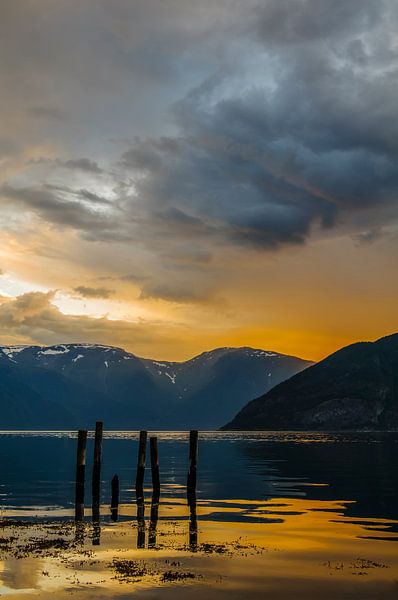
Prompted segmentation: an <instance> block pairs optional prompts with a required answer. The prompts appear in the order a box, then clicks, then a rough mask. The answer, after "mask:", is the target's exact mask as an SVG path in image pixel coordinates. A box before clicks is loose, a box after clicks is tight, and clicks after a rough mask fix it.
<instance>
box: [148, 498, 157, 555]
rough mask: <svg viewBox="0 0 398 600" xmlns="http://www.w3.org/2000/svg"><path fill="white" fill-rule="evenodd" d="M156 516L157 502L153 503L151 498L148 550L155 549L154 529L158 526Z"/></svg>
mask: <svg viewBox="0 0 398 600" xmlns="http://www.w3.org/2000/svg"><path fill="white" fill-rule="evenodd" d="M158 514H159V502H156V500H155V501H154V499H153V498H152V504H151V520H150V522H149V530H148V548H155V547H156V527H157V524H158Z"/></svg>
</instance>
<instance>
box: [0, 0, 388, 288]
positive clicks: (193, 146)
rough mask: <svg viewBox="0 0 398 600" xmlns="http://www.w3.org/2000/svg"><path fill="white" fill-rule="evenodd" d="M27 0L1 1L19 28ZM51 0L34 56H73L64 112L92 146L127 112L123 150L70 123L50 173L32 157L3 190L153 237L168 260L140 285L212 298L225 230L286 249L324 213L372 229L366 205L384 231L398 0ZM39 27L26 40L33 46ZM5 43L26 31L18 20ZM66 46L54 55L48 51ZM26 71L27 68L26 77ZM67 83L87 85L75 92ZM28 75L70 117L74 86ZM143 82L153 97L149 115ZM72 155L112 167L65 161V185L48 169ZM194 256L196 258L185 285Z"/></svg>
mask: <svg viewBox="0 0 398 600" xmlns="http://www.w3.org/2000/svg"><path fill="white" fill-rule="evenodd" d="M24 5H25V3H21V2H15V3H7V2H5V3H3V5H2V10H4V12H5V16H6V17H8V19H9V21H10V23H11V25H12V26H11V27H10V29H9V31H14V33H15V31H20V33H23V32H25V33H26V23H25V19H26V15H25V16H24V15H23V6H24ZM39 5H42V6H43V8H44V10H47V11H49V13H48V18H49V19H50V22H51V23H52V25H54V27H55V29H54V32H53V34H51V35H50V33H49V32H48V31H47V30H46V29H45V30H44V31H45V35H44V37H43V36H42V37H40V35H39V33H40V32H41V33H42V32H43V27H44V24H43V23H44V22H43V20H42V19H41V18H40V16H39V11H38V7H39ZM35 6H36V9H35ZM50 6H53V5H52V3H48V2H44V0H43V2H37V3H36V4H35V3H30V4H29V7H28V9H29V11H31V12H32V14H31V17H32V18H33V21H34V27H33V29H32V32H31V33H30V34H29V35H30V36H34V37H35V36H36V37H37V39H36V37H35V40H36V42H35V45H34V52H33V53H32V56H31V61H32V63H33V64H34V66H35V67H37V69H38V78H39V79H40V77H41V78H42V80H43V81H44V84H45V85H44V89H47V88H46V86H47V85H48V82H49V81H50V79H51V76H52V75H54V77H55V78H56V79H57V78H58V77H59V72H60V69H61V71H62V69H63V72H64V74H65V75H64V79H63V80H62V81H63V85H62V86H61V88H60V91H61V92H65V94H66V96H65V97H66V99H67V100H68V98H69V104H67V107H66V109H67V111H69V117H68V118H71V117H72V121H73V118H75V119H76V123H81V129H82V133H83V132H84V133H85V135H86V137H87V138H88V139H92V140H93V143H92V145H93V146H95V142H96V141H97V138H96V135H97V133H96V127H97V128H98V130H99V131H101V133H102V134H104V132H106V133H109V132H110V131H112V128H114V131H115V136H116V137H117V136H118V135H119V136H120V135H121V132H122V128H121V123H122V124H124V129H125V130H126V137H130V138H134V141H133V142H132V143H130V144H129V146H128V148H127V149H125V150H124V152H122V153H121V151H120V150H119V151H118V152H116V151H115V149H114V148H113V153H111V152H110V151H109V148H108V147H106V148H105V149H104V154H103V156H101V153H100V151H99V150H98V148H97V147H96V148H95V152H93V154H95V156H93V157H90V156H89V155H88V154H87V155H86V153H84V154H83V156H85V158H79V157H80V156H82V152H81V151H80V150H81V149H80V148H77V147H76V149H75V150H76V154H75V156H76V158H74V157H73V156H72V157H70V156H71V154H70V148H71V146H70V144H71V141H70V140H71V137H70V134H69V128H68V133H67V134H66V133H65V131H66V129H64V130H62V131H64V133H65V136H66V138H68V145H69V146H68V148H69V149H68V158H67V159H65V158H62V159H55V162H54V159H51V160H52V161H53V162H52V163H51V162H49V164H48V176H47V180H46V181H45V182H43V177H42V175H40V177H41V179H39V178H37V180H35V175H34V172H32V171H31V172H30V174H29V177H30V180H29V181H27V179H29V177H25V179H24V180H23V183H21V181H19V180H18V179H15V180H12V179H11V180H10V181H8V182H7V183H5V184H4V185H3V187H2V190H1V191H2V194H3V197H4V198H6V199H8V201H9V200H10V199H11V200H12V201H15V202H18V203H19V205H20V206H22V207H23V208H24V209H28V210H30V211H33V212H35V213H36V214H38V215H39V216H40V217H41V218H42V219H44V220H46V221H48V222H50V223H53V224H55V225H56V226H57V227H70V228H73V229H76V230H77V231H79V232H80V234H81V235H82V236H84V237H85V238H86V239H90V240H97V241H102V242H109V241H113V242H123V243H126V244H128V245H129V247H131V246H133V245H134V244H141V245H144V246H145V247H146V248H147V249H148V248H150V249H151V251H152V252H153V253H158V254H159V256H160V257H161V264H162V265H163V266H162V267H161V268H162V269H163V272H162V275H161V276H159V277H157V278H156V281H154V280H151V283H149V282H147V283H145V284H144V285H143V288H142V297H143V298H145V297H153V296H161V297H165V298H174V297H180V298H186V299H187V300H188V299H189V296H190V295H191V294H193V295H195V297H198V298H200V296H201V290H200V284H199V285H196V288H195V286H194V285H193V284H192V282H193V281H195V277H197V278H198V280H199V281H200V282H201V281H203V277H204V275H203V274H204V273H206V272H208V271H209V270H211V268H212V256H213V254H214V253H217V251H218V249H219V248H220V247H222V246H225V245H231V244H232V245H236V246H238V247H244V246H245V245H249V246H254V247H256V248H259V249H268V250H269V249H271V250H275V249H278V248H280V247H281V246H284V245H286V244H302V243H304V242H305V241H306V240H307V239H308V238H309V236H310V235H311V233H312V231H313V230H314V228H316V229H317V230H318V231H321V232H327V231H328V230H329V231H330V230H331V229H332V228H335V227H336V226H340V225H341V224H342V223H344V224H345V225H346V227H347V229H350V228H351V229H352V231H353V232H355V234H359V235H361V232H360V231H358V228H360V227H362V225H363V223H364V222H366V218H365V217H364V216H363V215H364V214H365V213H369V215H370V216H369V219H368V220H369V221H370V222H371V220H372V219H375V220H376V221H377V223H375V227H377V231H378V232H379V231H381V230H382V227H383V224H384V221H385V220H387V219H388V220H389V222H390V220H391V215H392V214H395V213H394V211H393V210H392V207H394V205H395V206H396V204H397V190H398V166H397V165H398V162H397V150H398V47H397V44H396V30H397V28H398V8H397V5H396V3H395V2H394V1H393V0H381V1H378V0H337V1H336V2H330V0H267V1H266V2H258V3H257V2H254V1H252V2H248V3H244V8H243V7H242V4H241V3H237V2H236V3H235V2H224V1H219V2H215V3H210V2H203V3H194V2H190V1H189V2H186V1H184V2H179V1H177V0H166V1H163V2H156V1H150V2H134V3H126V2H122V1H121V0H115V2H113V3H112V10H111V9H110V8H109V6H110V5H109V4H108V3H107V2H98V3H95V7H94V5H92V6H91V8H90V7H89V8H87V6H89V5H86V7H85V8H83V7H82V4H81V3H77V2H60V3H59V4H58V5H57V8H56V9H55V8H53V9H52V10H50ZM22 17H24V18H22ZM76 17H79V19H76ZM73 19H74V22H75V23H77V24H76V26H75V27H73V28H72V29H71V27H72V25H71V23H72V22H73ZM89 22H92V23H93V24H94V27H92V28H91V27H90V28H89V27H88V24H89ZM61 25H64V29H62V28H61ZM13 28H14V29H13ZM72 30H73V40H74V45H73V47H72V48H70V47H68V49H66V47H65V48H63V44H64V43H65V39H66V38H65V39H64V36H65V35H66V34H65V31H66V32H69V33H71V32H72ZM57 31H58V32H59V35H60V38H59V39H58V38H57V37H56V34H57ZM87 31H89V32H90V34H89V38H90V39H89V42H90V43H91V45H88V40H87V39H86V38H84V34H85V33H87ZM104 32H106V33H107V36H105V38H106V40H107V41H106V43H105V42H104V39H105V38H104V35H103V34H104ZM29 35H27V36H26V37H25V38H23V40H22V49H21V52H22V53H25V55H26V53H29V51H30V50H31V42H32V37H29ZM3 43H4V44H5V45H6V49H8V50H9V49H10V48H13V49H14V48H15V47H14V45H13V44H14V39H13V38H12V36H11V35H6V36H5V41H4V42H3ZM58 46H59V48H60V49H61V50H62V52H61V53H60V55H58V54H57V55H54V56H49V52H51V51H52V50H53V49H54V47H58ZM59 48H58V49H59ZM15 52H16V49H15ZM77 52H80V53H81V56H82V59H81V60H79V61H77V60H76V59H77V56H76V53H77ZM96 52H97V54H96ZM8 54H9V55H10V52H8ZM11 58H12V60H11V64H7V65H6V67H4V69H5V70H7V68H8V70H11V68H12V69H14V71H15V69H16V67H18V69H22V72H23V67H22V65H23V57H21V56H20V55H17V54H15V56H14V54H11ZM84 66H85V67H86V70H84V68H83V67H84ZM7 72H8V71H7ZM86 75H87V77H85V76H86ZM57 80H58V79H57ZM17 83H18V86H23V85H25V84H24V82H23V78H21V80H20V79H18V81H17ZM66 83H70V84H71V87H72V89H73V90H74V91H76V98H75V97H73V98H72V97H71V96H69V95H68V94H69V92H66V91H65V85H66ZM133 84H134V85H133ZM29 85H31V87H32V89H33V88H35V89H34V90H33V91H34V99H33V100H34V107H35V108H33V109H32V102H33V100H32V101H31V106H30V109H29V110H30V114H31V115H32V114H33V115H34V117H35V119H36V120H37V118H38V117H40V119H42V120H47V122H48V123H47V126H46V127H47V128H49V129H47V128H46V129H45V130H44V131H46V132H48V131H50V130H51V131H53V132H54V131H57V132H59V131H60V129H59V128H62V127H67V125H63V118H62V115H63V114H64V112H63V111H65V106H64V105H63V104H62V102H61V106H51V107H50V106H45V98H44V97H43V98H42V103H41V104H40V102H39V100H40V92H39V91H38V90H37V89H36V87H35V85H34V83H32V82H30V83H29ZM20 89H22V88H18V87H17V88H16V92H17V93H20ZM133 91H134V93H135V94H136V95H134V94H133ZM176 94H178V95H179V98H176ZM54 97H55V98H57V97H58V95H57V93H55V96H54ZM139 98H141V99H142V98H144V99H147V111H146V112H147V114H145V116H143V115H144V112H145V111H144V112H142V111H143V106H144V104H145V102H144V104H142V105H141V104H140V103H141V100H139ZM106 100H108V101H109V102H108V105H107V106H105V105H106ZM112 100H113V101H114V102H112ZM77 101H80V104H79V103H77ZM78 104H79V105H78ZM87 106H90V107H91V110H92V112H90V111H89V112H86V113H84V114H85V115H86V116H87V115H89V116H90V118H89V119H88V120H87V119H86V121H84V122H83V121H81V119H80V118H81V114H82V113H81V110H83V109H82V108H81V107H87ZM170 107H171V112H168V111H169V109H170ZM74 111H75V112H74ZM83 112H84V111H83ZM73 115H75V117H73ZM151 116H152V118H153V121H154V123H156V128H158V129H159V135H154V131H153V126H152V125H151V123H150V121H151ZM160 117H162V118H160ZM123 119H124V123H123ZM65 123H68V121H65ZM69 123H70V121H69ZM160 123H162V125H160ZM68 127H69V126H68ZM57 128H58V129H57ZM162 128H163V129H162ZM137 132H138V133H140V135H139V136H136V137H134V133H137ZM76 136H77V138H78V139H80V132H78V133H76ZM76 143H77V144H78V142H76ZM72 145H73V144H72ZM5 147H6V146H5ZM98 161H99V164H101V167H99V164H98ZM106 165H107V166H106ZM39 166H40V165H38V168H39ZM44 166H45V165H44ZM60 166H61V167H63V168H64V171H65V172H66V171H70V172H71V174H72V173H74V172H75V171H76V172H79V173H80V174H86V175H87V177H90V178H93V179H95V178H96V177H98V178H99V179H100V181H99V182H98V185H97V186H94V187H93V188H91V187H90V186H89V185H87V186H85V187H83V186H80V187H75V188H74V187H73V186H72V184H70V183H69V181H68V175H67V173H66V174H65V173H64V175H63V176H62V174H59V173H58V174H57V185H58V186H59V187H58V188H57V187H56V185H55V184H54V181H53V179H54V177H55V176H54V170H55V169H58V170H59V167H60ZM41 168H44V167H43V165H41ZM61 170H62V169H61ZM41 173H42V172H41ZM62 177H64V180H63V182H64V189H63V191H61V189H60V183H59V181H60V178H61V179H62ZM103 185H107V186H108V187H110V188H111V190H112V199H111V200H110V196H109V195H108V196H106V195H105V194H104V195H103V194H102V193H101V192H100V191H99V190H100V189H101V186H103ZM51 186H52V187H51ZM387 208H388V211H387ZM387 214H388V217H387ZM368 229H369V230H372V226H369V228H368ZM364 235H365V234H364ZM189 246H191V247H192V248H194V250H193V251H192V252H190V251H189V250H187V248H189ZM198 249H199V250H198ZM183 256H186V257H188V258H187V265H188V267H189V269H191V273H190V276H189V281H188V283H189V285H187V277H186V276H184V275H183V274H182V273H183V270H184V269H183V267H184V265H182V264H181V257H183ZM170 264H172V265H173V267H174V269H175V271H176V273H177V271H178V270H179V274H178V273H177V274H176V275H175V276H174V279H173V280H170V279H168V277H167V275H168V274H167V267H168V265H170ZM195 269H196V271H195ZM211 285H212V282H211V281H207V287H208V288H211ZM192 290H193V291H192ZM206 293H207V292H206Z"/></svg>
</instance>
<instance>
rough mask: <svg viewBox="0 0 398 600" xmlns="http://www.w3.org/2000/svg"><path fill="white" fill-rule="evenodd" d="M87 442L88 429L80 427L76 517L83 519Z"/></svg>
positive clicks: (77, 457)
mask: <svg viewBox="0 0 398 600" xmlns="http://www.w3.org/2000/svg"><path fill="white" fill-rule="evenodd" d="M86 444H87V431H86V430H85V429H80V430H79V433H78V435H77V455H76V493H75V519H76V520H77V521H81V520H82V519H83V517H84V480H85V473H86Z"/></svg>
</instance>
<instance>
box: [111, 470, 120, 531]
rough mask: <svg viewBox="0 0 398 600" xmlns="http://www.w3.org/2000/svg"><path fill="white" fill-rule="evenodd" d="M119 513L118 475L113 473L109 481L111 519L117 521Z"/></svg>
mask: <svg viewBox="0 0 398 600" xmlns="http://www.w3.org/2000/svg"><path fill="white" fill-rule="evenodd" d="M118 513H119V477H118V476H117V475H114V476H113V477H112V481H111V519H112V521H117V518H118Z"/></svg>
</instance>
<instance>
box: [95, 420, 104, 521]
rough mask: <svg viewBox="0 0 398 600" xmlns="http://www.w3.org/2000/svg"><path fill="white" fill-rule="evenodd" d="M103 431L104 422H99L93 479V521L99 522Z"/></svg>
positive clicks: (96, 432) (96, 428) (96, 430)
mask: <svg viewBox="0 0 398 600" xmlns="http://www.w3.org/2000/svg"><path fill="white" fill-rule="evenodd" d="M102 430H103V423H102V421H97V422H96V424H95V438H94V461H93V479H92V494H93V521H99V512H100V494H101V454H102Z"/></svg>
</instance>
